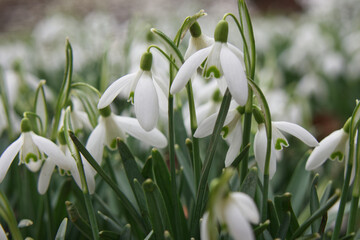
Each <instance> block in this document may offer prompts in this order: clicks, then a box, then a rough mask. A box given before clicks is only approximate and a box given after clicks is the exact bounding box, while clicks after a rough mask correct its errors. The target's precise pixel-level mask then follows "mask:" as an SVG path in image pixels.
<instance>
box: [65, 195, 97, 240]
mask: <svg viewBox="0 0 360 240" xmlns="http://www.w3.org/2000/svg"><path fill="white" fill-rule="evenodd" d="M65 205H66V211H67V212H68V215H69V219H70V221H71V222H72V223H73V224H74V225H75V227H76V228H77V229H78V230H79V231H80V232H81V233H82V234H83V235H84V236H85V237H86V238H87V239H92V235H91V232H92V230H91V227H90V225H89V223H88V222H87V221H86V220H85V218H84V217H82V216H81V215H80V213H79V210H78V209H77V207H76V206H75V204H73V203H72V202H70V201H66V202H65Z"/></svg>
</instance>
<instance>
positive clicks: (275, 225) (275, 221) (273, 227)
mask: <svg viewBox="0 0 360 240" xmlns="http://www.w3.org/2000/svg"><path fill="white" fill-rule="evenodd" d="M267 210H268V217H269V220H270V228H269V231H270V234H271V236H272V237H273V238H275V237H276V234H277V233H278V232H279V228H280V222H279V217H278V215H277V212H276V209H275V206H274V203H273V202H272V201H271V200H268V209H267Z"/></svg>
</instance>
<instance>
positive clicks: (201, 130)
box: [194, 102, 244, 167]
mask: <svg viewBox="0 0 360 240" xmlns="http://www.w3.org/2000/svg"><path fill="white" fill-rule="evenodd" d="M231 105H232V106H230V109H231V110H229V112H228V114H227V116H226V118H225V122H224V127H223V129H222V134H223V138H224V139H225V140H226V141H227V142H228V144H229V149H228V151H227V153H226V157H225V167H229V166H230V165H231V164H232V162H233V161H234V160H235V158H236V156H237V155H238V154H239V151H240V147H241V144H242V125H241V115H242V114H243V113H244V109H243V107H241V106H236V105H237V104H236V103H235V102H232V103H231ZM234 105H235V106H234ZM217 116H218V113H214V114H212V115H211V116H209V117H208V118H206V119H205V120H204V121H202V122H201V123H200V124H199V127H198V128H197V129H196V132H195V134H194V137H196V138H203V137H206V136H209V135H210V134H212V132H213V130H214V127H215V122H216V118H217Z"/></svg>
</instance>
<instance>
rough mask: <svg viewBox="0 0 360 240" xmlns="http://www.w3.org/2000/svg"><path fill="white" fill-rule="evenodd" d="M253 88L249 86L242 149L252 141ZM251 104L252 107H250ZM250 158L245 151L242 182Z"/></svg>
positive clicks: (241, 169)
mask: <svg viewBox="0 0 360 240" xmlns="http://www.w3.org/2000/svg"><path fill="white" fill-rule="evenodd" d="M252 95H253V93H252V90H251V89H250V88H249V98H248V101H247V103H246V107H245V117H244V128H243V129H244V132H243V140H242V145H241V149H240V150H241V151H242V150H243V149H244V148H245V147H246V146H247V145H249V143H250V135H251V121H252V112H251V111H252V109H251V108H252ZM248 106H250V107H248ZM248 160H249V151H247V152H246V153H245V156H244V158H243V160H242V162H241V167H240V183H242V182H243V181H244V180H245V177H246V175H247V172H248Z"/></svg>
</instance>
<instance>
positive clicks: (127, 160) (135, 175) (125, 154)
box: [116, 138, 144, 190]
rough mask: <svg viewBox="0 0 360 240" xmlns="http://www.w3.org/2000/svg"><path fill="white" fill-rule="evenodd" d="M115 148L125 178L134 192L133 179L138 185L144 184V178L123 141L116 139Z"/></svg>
mask: <svg viewBox="0 0 360 240" xmlns="http://www.w3.org/2000/svg"><path fill="white" fill-rule="evenodd" d="M116 142H117V147H118V150H119V153H120V156H121V160H122V162H123V165H124V168H125V173H126V176H127V178H128V180H129V183H130V185H131V188H132V189H133V190H134V185H133V184H134V183H133V182H134V179H137V180H138V181H139V183H140V184H142V183H143V182H144V177H143V176H142V175H141V173H140V170H139V167H138V165H137V164H136V161H135V158H134V156H133V155H132V153H131V152H130V149H129V148H128V147H127V146H126V144H125V143H124V141H123V140H121V139H119V138H117V139H116Z"/></svg>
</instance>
